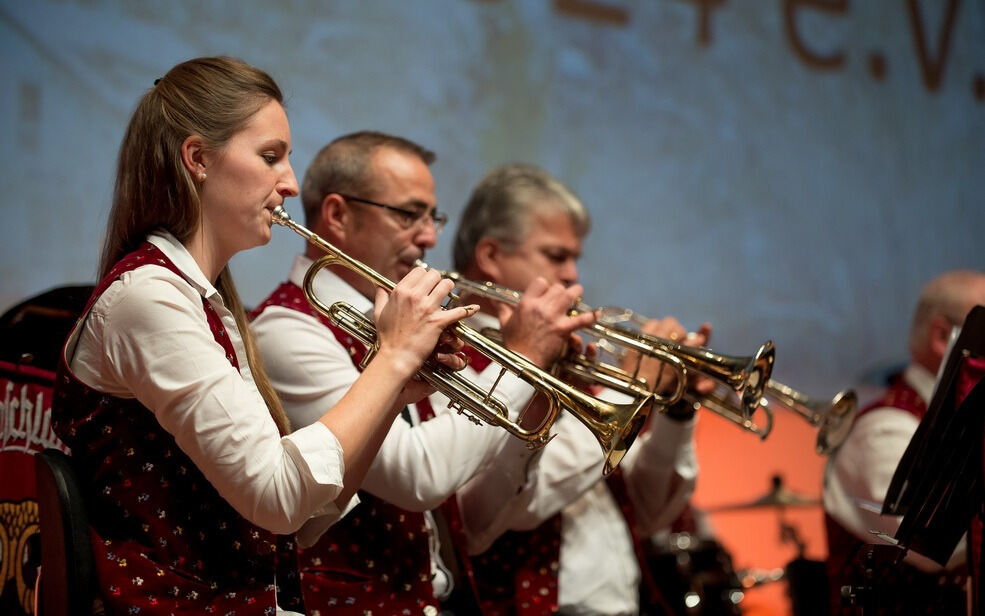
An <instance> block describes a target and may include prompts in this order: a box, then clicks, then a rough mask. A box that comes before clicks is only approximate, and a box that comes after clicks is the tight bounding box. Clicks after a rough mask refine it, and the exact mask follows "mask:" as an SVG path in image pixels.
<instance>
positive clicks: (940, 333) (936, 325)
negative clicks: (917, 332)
mask: <svg viewBox="0 0 985 616" xmlns="http://www.w3.org/2000/svg"><path fill="white" fill-rule="evenodd" d="M951 329H953V327H952V325H951V322H950V321H949V320H947V319H946V318H944V317H943V316H941V315H937V316H936V317H934V318H933V319H931V320H930V325H929V327H927V346H928V348H929V349H930V351H931V352H932V353H933V354H934V357H936V358H938V359H939V361H943V359H944V355H945V354H946V353H947V343H948V342H949V341H950V339H951Z"/></svg>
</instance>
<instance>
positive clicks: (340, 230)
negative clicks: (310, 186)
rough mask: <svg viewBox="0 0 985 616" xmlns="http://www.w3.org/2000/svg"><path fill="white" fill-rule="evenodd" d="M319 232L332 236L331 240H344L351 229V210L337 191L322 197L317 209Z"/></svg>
mask: <svg viewBox="0 0 985 616" xmlns="http://www.w3.org/2000/svg"><path fill="white" fill-rule="evenodd" d="M319 214H320V216H319V223H320V224H319V227H320V232H321V233H324V234H326V235H327V236H328V237H330V238H332V240H333V241H336V242H341V241H345V239H346V235H347V234H348V233H349V232H350V231H351V230H352V226H353V219H352V217H353V212H352V210H350V209H349V204H348V203H346V201H345V199H343V198H342V196H341V195H339V194H338V193H329V194H327V195H325V198H324V199H322V202H321V206H320V210H319Z"/></svg>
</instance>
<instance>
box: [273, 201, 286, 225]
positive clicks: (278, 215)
mask: <svg viewBox="0 0 985 616" xmlns="http://www.w3.org/2000/svg"><path fill="white" fill-rule="evenodd" d="M270 213H271V214H273V217H274V222H275V223H277V224H279V225H287V223H289V222H290V221H291V215H290V214H288V213H287V210H285V209H284V206H283V205H278V206H276V207H275V208H274V209H273V210H271V212H270Z"/></svg>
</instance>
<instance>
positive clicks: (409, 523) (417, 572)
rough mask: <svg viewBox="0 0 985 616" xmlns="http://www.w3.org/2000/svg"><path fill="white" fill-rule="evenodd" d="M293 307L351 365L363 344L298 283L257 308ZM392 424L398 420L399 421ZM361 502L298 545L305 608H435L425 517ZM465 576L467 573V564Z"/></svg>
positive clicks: (426, 413) (452, 522)
mask: <svg viewBox="0 0 985 616" xmlns="http://www.w3.org/2000/svg"><path fill="white" fill-rule="evenodd" d="M269 306H281V307H284V308H291V309H293V310H297V311H299V312H302V313H304V314H308V315H311V316H313V317H315V318H317V319H319V320H320V321H321V322H322V323H323V324H324V325H325V326H326V327H328V329H329V330H330V331H331V332H332V334H333V335H334V336H335V338H336V340H338V341H339V342H340V343H341V344H342V345H343V346H344V347H345V348H346V349H347V350H348V352H349V356H350V358H351V359H352V362H353V364H354V365H356V366H357V367H358V366H359V363H360V362H361V361H362V359H363V357H364V356H365V353H366V348H365V346H363V345H362V343H360V342H359V341H358V340H355V339H353V338H352V336H350V335H349V334H348V333H347V332H346V331H345V330H343V329H341V328H340V327H338V326H336V325H335V324H334V323H332V322H331V320H330V319H328V318H326V317H324V316H323V315H321V314H320V313H318V312H317V311H316V310H314V308H312V307H311V305H310V304H309V303H308V301H307V299H306V298H305V296H304V292H303V291H302V290H301V288H300V287H298V286H297V285H295V284H293V283H290V282H286V283H283V284H282V285H280V286H279V287H278V288H277V289H276V290H275V291H274V292H273V293H272V294H271V295H270V297H269V298H267V299H266V300H265V301H264V302H263V303H262V304H261V305H260V306H259V307H258V308H257V310H256V311H255V314H259V313H260V312H262V311H263V310H264V309H266V308H267V307H269ZM417 406H418V411H419V414H420V418H421V421H427V420H428V419H430V418H431V417H433V416H434V412H433V410H432V409H431V406H430V404H428V403H427V400H424V401H422V402H420V403H418V405H417ZM398 421H400V420H399V419H398ZM359 499H360V501H361V502H360V504H359V505H358V506H357V507H356V508H355V509H354V510H353V511H351V512H349V514H348V515H346V516H345V517H344V518H343V519H342V520H340V521H339V522H337V523H336V524H335V525H334V526H332V528H330V529H329V530H328V531H327V532H326V533H325V534H324V535H322V537H321V539H319V541H318V542H317V543H316V544H315V545H313V546H312V547H310V548H307V549H304V550H299V559H300V567H301V582H302V584H301V586H302V591H303V593H304V602H305V606H306V607H307V609H308V613H309V614H310V615H312V616H316V615H317V614H328V613H331V614H353V615H359V616H362V614H365V613H367V612H372V613H373V614H407V613H413V614H419V613H420V612H421V610H422V609H423V608H424V607H426V606H437V605H438V601H437V599H436V598H435V596H434V590H433V587H432V585H431V552H430V547H429V544H428V532H427V527H426V523H425V518H424V514H422V513H419V512H411V511H405V510H403V509H400V508H398V507H396V506H394V505H391V504H390V503H388V502H386V501H384V500H382V499H380V498H377V497H375V496H373V495H372V494H369V493H367V492H359ZM441 513H442V514H443V515H444V516H445V519H446V520H447V522H448V526H449V529H450V531H451V533H452V536H453V539H454V541H453V543H454V544H455V545H454V548H455V550H456V553H457V554H459V555H460V559H461V560H460V562H463V563H468V560H467V559H466V558H465V554H466V551H465V550H466V548H465V546H466V543H465V537H464V532H463V528H462V522H461V517H460V515H459V513H458V507H457V503H456V501H455V499H454V497H451V498H449V499H448V500H446V501H445V502H444V503H443V504H442V506H441ZM466 574H467V575H468V577H469V579H470V580H473V579H474V578H473V575H472V571H471V568H470V567H467V568H466Z"/></svg>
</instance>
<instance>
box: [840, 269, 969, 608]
mask: <svg viewBox="0 0 985 616" xmlns="http://www.w3.org/2000/svg"><path fill="white" fill-rule="evenodd" d="M979 304H982V305H985V273H983V272H977V271H972V270H958V271H952V272H947V273H945V274H942V275H940V276H938V277H937V278H934V279H933V280H931V281H930V282H928V283H927V284H926V286H924V288H923V291H922V292H921V294H920V300H919V302H918V303H917V308H916V311H915V312H914V316H913V324H912V326H911V328H910V342H909V347H910V364H909V365H908V366H907V367H906V370H904V372H903V373H902V375H900V376H899V377H898V378H897V379H896V380H895V381H894V382H893V383H892V384H891V385H890V387H889V388H888V389H887V390H886V392H885V393H884V394H883V395H882V396H881V397H880V398H879V399H878V400H876V401H875V402H874V403H872V404H870V405H869V406H867V407H865V408H863V409H862V410H861V411H859V413H858V415H857V416H856V419H855V424H854V426H853V427H852V431H851V433H850V434H849V436H848V438H847V439H846V440H845V442H844V443H843V444H842V446H841V448H840V449H839V450H838V451H837V452H836V453H835V454H834V455H833V456H832V457H831V459H830V460H829V461H828V466H827V469H826V471H825V479H824V509H825V512H826V524H827V530H828V551H829V559H828V575H829V577H830V580H829V581H830V587H831V592H832V595H831V596H832V604H831V605H832V613H834V614H839V613H842V614H854V613H855V612H853V611H850V610H849V611H845V610H846V609H848V608H841V607H840V604H841V597H840V592H841V587H842V586H843V585H846V584H847V585H851V584H858V583H861V581H860V580H859V579H858V578H857V577H855V575H856V574H857V572H858V568H857V566H855V565H854V564H853V560H857V559H856V558H855V557H856V554H857V553H858V552H859V550H860V548H861V547H862V545H863V544H865V543H878V540H876V539H875V538H874V536H873V534H872V532H871V531H872V530H876V531H879V532H882V533H885V534H887V535H890V536H892V535H894V534H895V533H896V529H897V528H898V527H899V522H900V518H899V517H896V516H884V515H880V514H879V513H878V511H879V509H880V508H881V507H882V502H883V500H884V499H885V497H886V491H887V490H888V489H889V484H890V482H891V480H892V477H893V473H894V472H895V471H896V466H897V464H899V461H900V458H902V457H903V452H904V451H905V450H906V447H907V445H908V444H909V442H910V439H911V438H912V437H913V433H914V432H916V429H917V425H919V423H920V420H921V419H922V418H923V416H924V414H925V413H926V412H927V405H928V404H929V402H930V398H931V396H932V395H933V393H934V385H935V382H936V376H937V372H938V370H939V369H940V366H941V363H942V362H943V361H944V358H945V356H946V353H947V348H948V342H949V340H950V336H951V331H952V330H953V328H955V327H958V326H960V325H961V324H962V323H963V322H964V318H965V316H966V315H967V314H968V312H970V311H971V309H972V308H974V307H975V306H976V305H979ZM963 545H964V544H963V543H962V545H961V546H959V548H958V549H957V550H955V554H954V556H952V558H951V562H949V563H948V566H947V567H940V566H939V565H937V564H936V563H934V562H933V561H931V560H929V559H926V558H923V557H921V556H919V555H916V554H910V555H908V556H907V559H906V564H903V565H901V566H898V567H890V568H888V569H887V574H886V577H885V578H884V579H882V580H881V581H880V582H878V584H879V586H878V588H877V592H878V597H877V598H878V601H877V603H878V605H879V608H878V611H877V612H876V613H879V614H881V613H893V614H895V613H906V614H923V613H926V614H964V613H966V605H965V604H966V598H965V589H964V581H965V577H966V576H965V573H966V568H967V566H966V558H965V550H964V547H963ZM851 609H857V608H851Z"/></svg>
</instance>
